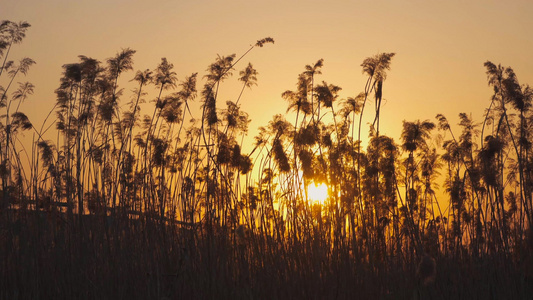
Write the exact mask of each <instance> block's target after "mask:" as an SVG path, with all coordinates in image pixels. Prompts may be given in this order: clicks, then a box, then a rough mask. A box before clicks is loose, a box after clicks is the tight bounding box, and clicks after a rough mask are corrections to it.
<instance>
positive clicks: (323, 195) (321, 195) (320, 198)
mask: <svg viewBox="0 0 533 300" xmlns="http://www.w3.org/2000/svg"><path fill="white" fill-rule="evenodd" d="M307 193H308V196H309V200H311V201H314V202H318V203H320V204H324V202H325V201H326V199H327V198H328V187H327V186H326V185H325V184H324V183H321V184H319V185H316V184H314V183H311V184H309V185H308V186H307Z"/></svg>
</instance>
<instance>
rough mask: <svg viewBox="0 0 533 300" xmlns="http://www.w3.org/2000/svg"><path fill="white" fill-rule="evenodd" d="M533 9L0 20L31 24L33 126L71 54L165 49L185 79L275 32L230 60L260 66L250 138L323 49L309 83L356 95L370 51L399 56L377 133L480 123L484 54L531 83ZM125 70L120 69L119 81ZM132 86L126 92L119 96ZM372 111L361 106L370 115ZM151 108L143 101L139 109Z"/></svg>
mask: <svg viewBox="0 0 533 300" xmlns="http://www.w3.org/2000/svg"><path fill="white" fill-rule="evenodd" d="M532 16H533V1H531V0H515V1H495V0H486V1H478V0H476V1H464V0H447V1H435V0H411V1H399V0H373V1H355V0H354V1H336V0H334V1H315V0H307V1H290V0H288V1H287V0H285V1H281V0H280V1H278V0H271V1H269V0H260V1H259V0H246V1H244V0H242V1H231V0H226V1H206V0H197V1H184V0H181V1H176V0H174V1H170V0H167V1H165V0H155V1H138V0H128V1H127V0H91V1H88V0H75V1H73V0H46V1H43V0H2V1H1V3H0V19H2V20H11V21H16V22H18V21H22V20H25V21H27V22H29V23H30V24H31V25H32V27H31V28H30V29H29V31H28V33H27V36H26V39H25V40H24V41H23V44H21V45H17V46H16V47H15V48H14V49H13V52H12V54H13V56H11V59H20V58H21V57H24V56H28V57H31V58H33V59H34V60H35V61H36V62H37V64H36V65H35V66H33V67H32V69H31V70H30V73H29V75H28V76H27V78H26V79H21V78H19V81H25V80H28V81H30V82H32V83H33V84H34V85H35V86H36V92H35V94H34V95H33V96H32V97H30V98H29V99H28V100H27V102H26V103H25V104H24V106H23V107H22V111H24V112H26V114H27V115H28V116H29V118H30V120H31V121H32V122H33V123H34V124H40V123H41V122H42V120H43V119H44V117H45V115H46V113H47V112H48V111H49V110H50V109H51V108H52V106H53V105H54V103H55V94H54V90H55V89H56V88H57V87H58V85H59V78H60V74H61V71H62V69H61V66H62V65H63V64H65V63H72V62H76V61H77V56H78V55H86V56H89V57H93V58H96V59H99V60H100V61H105V59H106V58H108V57H111V56H113V55H115V53H116V52H117V51H119V50H120V49H121V48H126V47H130V48H132V49H135V50H137V53H136V54H135V56H134V61H135V65H134V68H135V70H144V69H147V68H150V69H153V68H154V67H155V66H156V65H157V64H158V63H159V61H160V59H161V57H167V59H168V60H169V61H170V62H172V63H173V64H174V66H175V70H176V72H177V73H178V78H179V79H183V78H184V77H185V76H187V75H190V74H191V73H193V72H199V75H200V76H203V75H204V74H205V72H204V70H205V69H206V67H207V66H208V65H209V64H210V63H212V62H213V61H214V59H215V57H216V55H217V54H220V55H228V54H232V53H236V54H237V56H239V55H240V54H242V53H243V52H244V51H246V50H247V49H248V47H249V45H251V44H254V43H255V41H256V40H258V39H261V38H264V37H266V36H270V37H272V38H274V39H275V41H276V43H275V44H274V45H267V46H266V47H264V48H258V49H255V50H254V51H253V52H252V53H251V54H250V55H249V56H247V57H246V59H245V60H244V61H243V63H242V64H240V65H238V66H237V67H236V69H237V70H236V73H237V74H238V71H239V70H241V69H243V68H244V67H245V66H246V64H247V62H248V61H250V62H252V63H253V65H254V67H255V68H256V69H257V70H258V72H259V76H258V79H259V81H258V84H259V85H258V86H257V87H254V88H253V89H252V90H251V91H246V92H245V93H246V94H245V96H244V98H243V99H242V100H241V104H242V106H241V107H242V109H243V110H244V111H246V112H248V113H249V114H250V117H251V119H252V120H253V121H252V123H251V125H250V131H251V134H250V136H249V141H250V142H251V141H252V137H253V136H254V135H255V129H256V128H257V127H259V126H262V125H266V124H267V122H268V121H269V120H270V119H271V118H272V116H273V115H274V114H277V113H285V110H286V107H287V104H286V102H285V101H284V100H283V99H282V98H281V93H282V92H283V91H285V90H288V89H291V90H293V89H295V84H296V79H297V75H298V74H299V73H300V72H302V71H303V70H304V66H305V65H306V64H313V63H315V62H316V61H317V60H318V59H320V58H323V59H324V67H323V69H322V73H323V74H322V75H320V77H319V78H318V80H325V81H327V82H328V83H333V84H336V85H339V86H341V87H342V88H343V90H342V91H341V97H342V98H346V97H350V96H352V97H353V96H355V95H357V94H358V93H359V92H361V91H362V90H363V88H364V84H365V78H364V77H363V75H362V74H361V67H360V64H361V62H362V61H363V60H364V59H365V58H366V57H369V56H372V55H375V54H377V53H378V52H396V53H397V54H396V56H395V57H394V59H393V61H392V65H391V67H392V69H391V71H389V75H388V78H387V81H386V82H385V84H384V99H385V100H386V102H385V103H384V105H383V106H382V117H381V120H382V121H381V122H382V124H381V129H380V132H381V133H382V134H387V135H389V136H392V137H393V138H395V139H396V140H397V141H398V139H399V136H400V131H401V126H402V121H403V120H408V121H413V120H416V119H430V120H432V121H435V115H436V114H437V113H443V114H445V115H446V116H447V117H448V118H449V119H450V121H451V122H454V123H455V121H456V120H457V117H456V116H457V115H458V114H459V113H460V112H466V113H471V114H472V116H473V117H474V118H475V119H476V120H477V121H482V114H483V111H484V109H485V108H486V107H487V106H488V104H489V102H490V96H491V94H492V90H491V88H489V87H488V86H487V80H486V75H485V68H484V67H483V63H484V62H485V61H487V60H490V61H492V62H493V63H495V64H499V63H501V64H502V65H504V66H511V67H512V68H513V69H514V70H515V72H516V74H517V76H518V79H519V81H520V83H521V84H526V83H529V84H531V85H533V38H532V36H533V35H532V31H533V18H532ZM133 74H134V73H133V72H130V73H126V74H124V75H123V77H122V84H123V85H124V84H126V83H127V81H128V80H130V79H131V78H132V77H133ZM4 80H5V79H4ZM2 83H3V82H2ZM2 83H0V84H2ZM198 88H201V83H200V82H199V85H198ZM223 88H224V89H225V90H224V94H223V97H222V98H220V100H221V101H224V102H225V100H231V99H232V100H235V98H236V97H237V95H238V93H239V91H240V88H237V86H236V85H232V84H231V83H229V84H228V85H227V86H226V87H223ZM129 95H130V93H129V91H125V97H123V98H122V101H123V102H122V103H125V102H126V101H127V100H128V98H129ZM196 102H199V99H197V100H196ZM224 102H219V105H220V106H221V105H222V104H223V103H224ZM372 110H373V106H369V107H368V111H367V113H368V116H369V120H367V121H368V122H370V121H371V120H370V117H371V115H372ZM149 112H151V108H150V110H143V113H149ZM372 117H373V116H372ZM363 132H367V131H366V129H364V130H363Z"/></svg>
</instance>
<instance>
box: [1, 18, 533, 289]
mask: <svg viewBox="0 0 533 300" xmlns="http://www.w3.org/2000/svg"><path fill="white" fill-rule="evenodd" d="M28 28H29V24H27V23H24V22H21V23H13V22H10V21H4V22H2V24H1V25H0V58H3V65H2V69H0V83H2V84H3V85H2V87H1V88H0V92H1V94H2V95H3V96H2V98H1V101H2V102H1V104H2V106H1V109H2V110H3V112H2V115H3V117H2V119H1V120H2V123H1V126H2V131H1V133H0V134H1V135H0V159H1V162H2V164H1V169H0V171H1V180H2V205H1V211H0V214H1V221H0V240H1V241H2V242H1V243H0V258H1V259H2V267H1V268H0V298H3V299H19V298H20V299H27V298H32V299H33V298H83V299H93V298H110V299H111V298H121V299H130V298H138V299H165V298H170V299H181V298H184V299H191V298H192V299H203V298H238V299H241V298H260V299H263V298H265V299H287V298H289V299H290V298H304V299H310V298H311V299H317V298H318V299H323V298H340V299H345V298H362V299H412V298H421V299H426V298H431V299H451V298H453V299H472V298H483V299H486V298H496V299H505V298H514V299H529V298H531V297H532V296H533V289H532V288H531V286H530V285H529V284H528V283H529V280H530V279H531V276H532V275H533V274H532V270H533V269H532V267H533V262H532V256H531V253H532V252H531V251H532V250H533V233H532V231H531V222H532V220H531V213H532V207H533V203H532V196H531V195H532V193H531V186H532V176H531V174H532V173H531V172H532V170H531V165H532V164H531V161H532V157H531V154H530V152H531V151H530V148H531V143H530V132H531V130H530V128H529V122H530V119H531V116H532V115H531V110H530V107H531V101H532V92H531V89H530V88H529V86H524V85H520V84H519V83H518V80H517V77H516V74H514V72H513V71H512V69H511V68H504V67H501V66H496V65H494V64H492V63H490V62H487V63H486V64H485V66H486V67H487V74H488V79H489V80H488V81H489V85H491V86H492V87H494V91H495V93H494V97H493V99H492V102H491V103H490V105H489V108H488V109H487V113H486V119H485V120H484V122H483V125H482V128H481V129H480V128H479V127H480V126H479V125H477V123H476V122H474V121H473V120H472V119H471V118H470V117H469V116H468V115H466V114H460V123H459V127H460V129H461V132H460V134H457V133H456V132H454V131H453V130H452V126H451V125H450V124H449V123H448V121H447V119H446V117H444V116H442V115H438V116H437V122H436V123H433V122H432V121H430V120H425V121H420V120H415V121H405V122H404V123H403V131H402V135H401V137H400V139H399V142H397V141H395V140H394V139H393V138H392V137H387V136H384V135H381V134H380V132H379V124H380V109H381V99H382V97H383V92H384V91H385V88H386V82H385V79H386V77H387V76H386V75H387V74H386V72H387V71H388V70H390V69H391V64H392V59H393V57H394V55H395V54H394V53H380V54H377V55H375V56H372V57H369V58H366V59H364V60H363V63H362V65H361V66H362V71H363V73H364V74H366V75H368V79H367V81H366V83H365V84H364V89H363V92H362V93H361V94H359V95H358V96H357V97H354V98H347V99H340V95H339V93H340V91H341V88H340V87H339V86H336V85H334V84H330V83H327V82H325V81H322V82H320V80H319V75H321V68H322V66H323V65H324V61H323V60H322V59H320V60H318V61H317V62H316V63H315V64H312V65H307V66H305V68H304V71H303V72H302V73H301V74H299V75H298V76H297V84H296V89H295V90H287V91H286V92H284V93H283V94H282V95H281V96H282V97H283V98H284V99H286V100H287V101H288V109H287V111H291V110H292V111H294V112H295V114H289V116H294V117H295V118H294V120H287V119H286V117H285V116H283V115H276V116H274V117H273V119H272V120H271V121H270V122H269V123H268V124H266V125H265V126H263V127H261V128H259V130H258V132H259V134H258V135H257V136H256V137H255V142H254V144H253V145H252V150H251V152H250V153H243V151H242V149H243V148H244V147H243V146H244V145H243V144H242V141H243V140H244V139H243V137H244V135H246V134H247V132H248V124H249V120H250V119H249V115H248V114H247V113H246V112H243V111H241V109H240V103H242V101H246V99H245V93H244V91H245V90H246V89H247V88H252V87H253V86H254V85H255V84H256V82H257V77H258V71H256V70H255V69H254V67H253V65H252V64H251V63H249V64H247V65H245V66H244V68H243V69H242V71H239V73H238V74H239V77H238V78H237V79H238V81H239V82H240V83H241V84H242V88H240V91H239V93H238V95H239V96H238V98H237V99H234V100H232V101H227V102H226V103H225V105H224V103H222V104H221V103H220V102H221V101H220V99H219V98H220V96H219V91H220V88H221V86H222V85H224V84H225V82H227V81H228V80H232V76H233V73H235V72H236V71H235V70H236V68H239V67H241V61H242V60H243V59H244V58H245V57H246V55H247V54H248V53H249V52H250V51H252V50H254V49H255V48H262V47H263V46H265V45H266V44H270V43H274V40H273V39H271V38H265V39H262V40H259V41H257V42H256V43H255V44H254V45H253V46H251V47H250V48H249V49H247V51H245V52H244V54H242V55H240V56H237V55H235V54H231V55H228V56H218V57H217V58H216V60H215V61H214V62H213V63H212V64H211V65H209V66H208V68H207V70H206V75H205V76H204V77H203V78H199V77H198V73H193V74H191V75H190V76H187V77H185V78H184V79H183V80H181V81H180V80H178V78H177V76H178V75H177V74H176V72H175V71H174V66H173V64H172V63H171V62H169V61H168V60H167V59H166V58H162V59H161V62H160V64H159V65H157V66H156V67H155V68H154V69H153V70H144V71H137V72H135V74H131V72H130V71H133V70H134V67H133V66H134V62H133V58H134V55H135V51H134V50H132V49H128V48H127V49H122V50H121V51H119V52H118V53H117V54H116V55H115V56H113V57H111V58H108V59H106V60H105V61H104V62H101V61H99V60H97V59H93V58H90V57H86V56H80V57H79V60H78V61H77V62H75V63H70V64H65V65H64V66H63V74H62V77H61V78H60V85H59V87H58V88H57V90H56V96H57V101H56V104H55V106H54V107H53V108H52V113H51V114H50V115H49V118H47V119H46V120H45V122H44V124H42V125H41V126H39V127H40V128H38V127H36V126H34V125H33V124H32V123H31V122H30V120H29V119H28V118H27V116H26V115H25V114H24V113H22V112H21V111H19V105H20V103H21V102H22V101H24V100H25V99H26V98H27V97H28V96H31V94H32V91H33V85H31V83H23V84H20V85H19V87H18V88H17V89H15V90H13V87H12V83H13V82H15V81H16V80H20V79H19V78H20V76H22V75H25V74H26V73H27V72H28V70H29V67H30V66H31V65H32V64H33V63H34V62H33V61H32V60H31V59H29V58H23V59H22V60H20V63H18V64H17V63H13V62H11V61H10V60H8V58H9V56H10V55H11V46H12V45H14V44H17V43H20V42H21V41H22V39H23V37H24V35H25V32H26V30H27V29H28ZM124 77H127V79H128V80H129V79H130V78H131V79H132V81H133V83H134V84H135V85H136V87H135V89H134V90H133V91H132V93H131V95H127V94H126V93H125V92H124V89H123V88H121V87H120V85H119V84H120V83H121V82H122V80H123V79H122V78H124ZM198 81H203V87H202V88H200V89H198V88H197V84H198ZM150 89H152V90H155V91H156V92H155V94H154V95H150V94H147V92H146V91H149V90H150ZM128 96H129V97H130V98H129V99H130V101H129V102H126V100H125V99H127V97H128ZM149 97H151V99H152V100H151V101H149V102H150V103H152V106H151V107H150V104H145V102H146V101H147V99H150V98H149ZM197 98H198V100H199V101H200V102H201V111H200V112H198V113H196V112H194V110H191V109H190V106H189V104H190V103H191V102H192V101H196V100H197ZM369 99H374V101H375V108H376V109H375V115H374V122H373V124H372V125H371V128H370V132H371V133H370V136H369V139H368V140H369V142H368V145H367V148H366V150H365V149H363V147H362V143H361V139H362V138H361V130H362V128H363V127H362V121H361V120H362V117H363V113H364V108H365V105H366V103H367V101H368V100H369ZM147 107H148V108H149V109H150V113H149V114H144V115H142V113H141V112H142V111H143V110H142V109H146V108H147ZM4 110H5V111H4ZM54 113H55V119H54V118H53V117H52V116H54ZM195 113H196V115H195ZM188 119H194V121H192V122H187V120H188ZM52 128H55V131H54V130H53V129H52ZM437 130H438V132H440V134H442V135H443V136H445V137H448V139H446V138H444V139H443V140H444V141H443V143H442V144H441V147H439V149H437V148H435V147H434V146H432V145H435V144H436V143H435V142H434V141H432V137H433V136H434V135H435V131H437ZM22 131H26V132H29V133H30V134H28V133H26V136H28V135H31V136H32V138H33V140H32V141H31V143H30V144H31V149H25V148H22V147H23V145H24V142H23V141H22V140H21V139H22V135H21V132H22ZM52 139H55V141H53V140H52ZM478 140H479V141H480V143H479V144H478V143H477V142H476V141H478ZM26 153H27V154H26ZM439 176H442V177H444V178H445V190H446V192H447V195H448V199H438V194H437V193H436V189H437V184H436V182H437V179H438V178H439ZM312 183H315V184H317V183H325V184H326V186H327V187H328V192H329V197H328V199H327V201H326V202H325V203H323V204H316V203H313V202H312V201H310V200H309V198H310V195H309V194H308V190H307V186H308V185H309V184H312Z"/></svg>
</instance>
